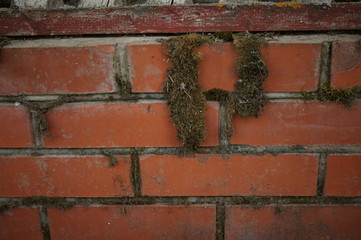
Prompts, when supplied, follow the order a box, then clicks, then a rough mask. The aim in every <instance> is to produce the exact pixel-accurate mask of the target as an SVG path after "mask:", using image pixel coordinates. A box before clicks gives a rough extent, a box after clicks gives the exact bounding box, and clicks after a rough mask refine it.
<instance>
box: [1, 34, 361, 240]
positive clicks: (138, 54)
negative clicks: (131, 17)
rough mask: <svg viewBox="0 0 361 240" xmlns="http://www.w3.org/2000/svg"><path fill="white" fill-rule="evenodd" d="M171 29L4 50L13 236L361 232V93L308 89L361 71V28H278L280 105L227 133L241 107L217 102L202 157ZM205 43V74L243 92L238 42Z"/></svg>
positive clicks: (272, 91) (273, 63)
mask: <svg viewBox="0 0 361 240" xmlns="http://www.w3.org/2000/svg"><path fill="white" fill-rule="evenodd" d="M159 38H160V37H159ZM159 38H155V37H120V38H75V39H57V40H56V39H41V40H26V41H20V40H18V41H13V42H12V43H11V44H10V45H8V46H6V47H5V48H3V49H1V50H0V94H1V95H0V147H1V148H0V204H1V205H0V207H1V215H0V239H24V237H25V236H26V239H53V240H54V239H218V240H220V239H360V238H361V229H360V227H359V223H360V220H361V199H360V197H361V124H360V123H361V114H360V113H361V101H360V96H358V99H356V100H355V101H354V102H353V103H352V105H351V107H349V108H347V107H345V106H343V105H341V104H337V103H332V102H319V101H315V100H312V101H311V100H308V101H304V100H303V98H302V92H303V91H314V90H316V89H317V88H318V86H319V84H320V83H321V82H329V83H330V84H331V86H332V87H334V88H338V87H351V86H356V85H361V77H360V76H361V52H360V50H359V47H358V46H359V45H357V40H358V39H359V38H360V35H330V36H326V35H312V34H310V35H302V36H297V35H290V36H287V35H285V36H280V37H278V38H276V39H274V40H272V41H270V42H268V44H267V46H264V47H262V49H261V53H262V57H263V59H264V61H265V63H266V65H267V68H268V70H269V76H268V78H267V79H266V81H265V84H264V85H265V91H266V93H267V95H268V97H269V99H270V103H269V104H268V105H266V107H265V109H264V111H263V112H262V113H261V115H260V116H259V117H258V118H253V117H245V118H241V117H239V116H236V115H234V117H233V119H232V121H233V126H234V135H233V136H232V137H231V138H227V135H226V134H225V133H224V129H225V124H226V123H225V121H226V120H225V119H226V117H227V116H226V115H227V113H226V110H225V105H224V104H221V103H219V102H215V101H208V102H207V104H206V113H205V115H206V140H205V142H204V143H202V144H201V148H200V149H199V150H198V151H197V152H196V153H195V155H194V156H179V154H180V153H181V152H182V145H181V143H180V142H178V141H177V139H176V135H177V132H176V128H175V126H174V125H173V124H172V122H171V118H170V111H169V107H168V106H167V102H166V100H165V97H164V95H163V93H162V92H161V91H162V90H161V89H162V84H163V82H164V81H165V79H166V76H167V73H166V70H167V68H169V67H170V66H169V62H168V61H167V57H166V56H165V52H166V49H165V48H164V46H162V45H161V44H160V43H159V41H157V39H159ZM199 51H200V52H202V53H203V55H204V59H203V60H202V61H201V63H200V65H199V80H200V83H201V86H202V88H203V89H204V90H205V91H206V90H209V89H211V88H222V89H225V90H229V91H235V88H234V84H235V83H236V81H237V75H236V71H235V65H236V61H237V54H236V52H235V49H234V46H233V45H232V44H231V43H216V44H211V45H204V46H202V47H200V48H199ZM117 74H118V75H120V76H122V77H123V79H126V80H128V81H130V82H131V87H132V93H131V94H124V93H122V92H121V91H120V89H121V88H120V86H119V85H118V84H119V81H116V80H117V79H116V77H115V76H116V75H117ZM46 125H48V126H46ZM47 127H48V129H47Z"/></svg>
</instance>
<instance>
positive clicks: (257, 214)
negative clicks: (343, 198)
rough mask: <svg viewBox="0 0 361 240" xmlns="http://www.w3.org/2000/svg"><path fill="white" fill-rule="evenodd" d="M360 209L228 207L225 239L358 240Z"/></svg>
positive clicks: (350, 207)
mask: <svg viewBox="0 0 361 240" xmlns="http://www.w3.org/2000/svg"><path fill="white" fill-rule="evenodd" d="M360 219H361V206H360V205H354V206H345V205H343V206H336V205H333V206H317V205H314V206H312V205H311V206H267V207H263V208H261V209H255V208H253V207H251V206H229V207H226V222H225V239H226V240H230V239H232V240H237V239H252V240H258V239H259V240H261V239H279V240H286V239H300V240H302V239H305V240H306V239H307V240H313V239H315V240H316V239H317V240H318V239H350V240H358V239H360V236H361V228H360V224H359V223H360Z"/></svg>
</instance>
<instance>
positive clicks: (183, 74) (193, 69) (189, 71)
mask: <svg viewBox="0 0 361 240" xmlns="http://www.w3.org/2000/svg"><path fill="white" fill-rule="evenodd" d="M209 41H210V38H209V37H207V36H203V35H198V34H189V35H185V36H179V37H176V38H172V39H169V40H167V41H165V44H166V46H167V47H168V53H167V56H168V58H169V61H170V63H171V67H170V68H169V69H168V72H167V74H168V77H167V80H166V82H165V83H164V85H163V91H164V93H165V96H166V98H167V100H168V104H169V106H170V111H171V117H172V121H173V123H174V124H175V125H176V128H177V138H178V140H179V141H181V142H182V143H183V146H184V149H185V153H186V154H187V153H193V152H194V151H195V150H196V149H197V148H198V146H199V144H200V143H201V142H202V141H204V140H205V102H206V98H205V96H204V95H203V92H202V89H201V86H200V84H199V81H198V63H199V62H200V61H201V60H202V58H203V56H202V54H201V53H199V52H196V51H195V49H196V48H197V47H199V46H201V45H202V44H204V43H207V42H209Z"/></svg>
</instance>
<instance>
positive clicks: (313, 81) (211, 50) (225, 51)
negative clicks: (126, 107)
mask: <svg viewBox="0 0 361 240" xmlns="http://www.w3.org/2000/svg"><path fill="white" fill-rule="evenodd" d="M166 51H167V50H166V48H165V47H164V46H162V45H160V44H151V45H130V46H129V47H128V57H129V60H130V65H131V81H132V86H133V91H135V92H162V84H163V82H164V81H165V79H166V77H167V73H166V71H167V69H168V68H169V67H170V64H169V62H168V60H167V57H166ZM197 51H199V52H201V53H203V56H204V58H203V60H202V61H201V62H200V64H199V81H200V83H201V86H202V88H203V89H204V90H209V89H211V88H222V89H225V90H230V91H234V90H235V88H234V84H235V83H236V82H237V79H238V77H237V73H236V62H237V54H236V52H235V49H234V47H233V45H232V44H230V43H225V44H211V45H204V46H202V47H200V48H199V49H198V50H197ZM320 52H321V46H320V44H286V43H282V44H275V43H270V44H268V46H267V47H265V48H263V49H262V56H263V58H264V61H265V63H266V65H267V68H268V70H269V77H268V78H267V80H266V81H265V89H266V91H268V92H290V91H306V90H314V89H316V87H317V83H318V73H319V59H320Z"/></svg>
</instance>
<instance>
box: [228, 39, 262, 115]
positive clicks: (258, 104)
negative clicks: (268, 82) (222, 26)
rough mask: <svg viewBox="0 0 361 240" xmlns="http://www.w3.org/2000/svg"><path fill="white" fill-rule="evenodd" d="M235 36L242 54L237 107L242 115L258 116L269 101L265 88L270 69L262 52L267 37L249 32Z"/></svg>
mask: <svg viewBox="0 0 361 240" xmlns="http://www.w3.org/2000/svg"><path fill="white" fill-rule="evenodd" d="M233 38H234V41H233V43H234V46H235V48H236V51H237V52H238V54H239V55H240V57H239V59H238V62H237V74H238V77H239V80H238V81H237V83H236V85H235V87H236V91H237V95H236V99H235V109H236V111H237V112H238V113H239V115H240V116H241V117H246V116H253V117H258V115H259V113H260V111H262V110H263V108H264V105H265V104H266V103H267V102H268V99H267V97H266V95H265V93H264V90H263V82H264V80H265V79H266V78H267V76H268V71H267V68H266V65H265V63H264V62H263V60H262V56H261V53H260V47H261V45H262V44H264V43H265V39H264V37H263V36H262V35H259V34H251V33H248V32H244V33H239V34H235V35H233Z"/></svg>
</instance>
